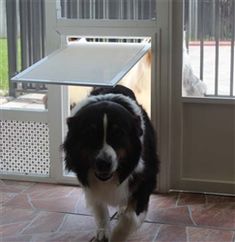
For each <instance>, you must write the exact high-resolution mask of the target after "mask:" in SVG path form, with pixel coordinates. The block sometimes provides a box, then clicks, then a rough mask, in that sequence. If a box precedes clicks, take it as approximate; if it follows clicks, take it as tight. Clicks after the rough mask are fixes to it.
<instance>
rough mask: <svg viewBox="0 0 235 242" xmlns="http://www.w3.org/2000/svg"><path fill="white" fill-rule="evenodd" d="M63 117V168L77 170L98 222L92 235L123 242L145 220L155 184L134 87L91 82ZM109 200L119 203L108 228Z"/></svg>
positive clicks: (149, 136) (148, 133)
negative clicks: (82, 97) (115, 217)
mask: <svg viewBox="0 0 235 242" xmlns="http://www.w3.org/2000/svg"><path fill="white" fill-rule="evenodd" d="M74 112H75V114H74V115H73V116H72V117H69V118H68V119H67V125H68V133H67V137H66V139H65V141H64V144H63V149H64V151H65V161H66V168H67V169H68V170H69V171H73V172H75V174H76V175H77V178H78V181H79V182H80V184H81V186H82V188H83V190H84V193H85V197H86V202H87V205H88V206H89V207H90V208H91V210H92V211H93V214H94V217H95V221H96V224H97V233H96V241H102V242H104V241H105V242H106V241H111V242H114V241H115V242H123V241H125V240H126V239H127V237H128V236H129V234H130V233H132V232H133V231H135V230H136V229H137V228H138V227H139V226H140V225H141V224H142V222H143V221H144V219H145V216H146V213H147V209H148V202H149V197H150V194H151V193H152V192H153V191H154V189H155V186H156V175H157V172H158V164H159V160H158V156H157V150H156V142H155V132H154V129H153V126H152V124H151V122H150V120H149V118H148V116H147V114H146V112H145V111H144V109H143V108H142V107H141V106H140V105H139V104H138V103H137V101H136V98H135V95H134V93H133V92H132V91H131V90H130V89H128V88H126V87H124V86H121V85H117V86H116V87H114V88H95V89H93V91H91V93H90V96H88V97H87V98H86V99H85V100H83V101H82V102H81V103H80V104H78V105H77V106H76V107H75V111H74ZM108 206H112V207H118V209H119V210H118V211H119V213H118V220H117V223H116V225H115V227H114V228H113V229H112V231H111V228H110V219H109V212H108Z"/></svg>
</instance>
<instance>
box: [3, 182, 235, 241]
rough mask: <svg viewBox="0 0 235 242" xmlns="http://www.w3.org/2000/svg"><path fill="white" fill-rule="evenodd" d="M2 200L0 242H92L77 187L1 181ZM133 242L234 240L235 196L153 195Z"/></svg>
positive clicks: (89, 218)
mask: <svg viewBox="0 0 235 242" xmlns="http://www.w3.org/2000/svg"><path fill="white" fill-rule="evenodd" d="M0 204H1V206H0V241H1V242H15V241H22V242H29V241H30V242H49V241H50V242H52V241H53V242H75V241H76V242H83V241H84V242H88V241H90V240H91V239H92V237H93V235H94V229H95V224H94V221H93V218H92V216H91V215H90V213H89V211H88V210H87V208H86V206H85V202H84V196H83V193H82V192H81V190H80V189H79V188H77V187H73V186H61V185H51V184H40V183H30V182H15V181H7V180H2V181H1V180H0ZM112 212H113V210H112ZM113 222H115V221H113ZM129 241H132V242H142V241H146V242H149V241H154V242H160V241H166V242H173V241H174V242H176V241H177V242H184V241H185V242H186V241H187V242H203V241H206V242H235V197H220V196H212V195H201V194H188V193H171V194H158V195H152V197H151V202H150V208H149V212H148V216H147V218H146V221H145V223H144V224H143V225H142V227H141V228H140V229H139V231H138V232H136V233H135V234H133V235H132V236H131V237H130V239H129Z"/></svg>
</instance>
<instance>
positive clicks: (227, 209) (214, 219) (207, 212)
mask: <svg viewBox="0 0 235 242" xmlns="http://www.w3.org/2000/svg"><path fill="white" fill-rule="evenodd" d="M190 210H191V213H192V218H193V220H194V221H195V223H196V224H197V225H199V226H213V227H217V228H225V229H234V230H235V219H234V218H235V204H234V203H217V204H206V205H196V206H190Z"/></svg>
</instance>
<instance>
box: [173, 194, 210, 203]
mask: <svg viewBox="0 0 235 242" xmlns="http://www.w3.org/2000/svg"><path fill="white" fill-rule="evenodd" d="M205 203H206V197H205V195H204V194H195V193H180V194H179V199H178V202H177V206H187V205H194V204H205Z"/></svg>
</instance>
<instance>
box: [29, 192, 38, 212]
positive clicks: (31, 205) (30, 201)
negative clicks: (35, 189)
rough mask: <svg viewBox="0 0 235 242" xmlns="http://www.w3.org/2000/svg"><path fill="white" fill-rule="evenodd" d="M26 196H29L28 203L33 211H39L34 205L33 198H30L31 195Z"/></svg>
mask: <svg viewBox="0 0 235 242" xmlns="http://www.w3.org/2000/svg"><path fill="white" fill-rule="evenodd" d="M26 196H27V201H28V203H29V205H30V207H31V208H32V209H33V210H37V209H36V208H35V206H34V205H33V202H32V198H31V197H30V195H29V194H26Z"/></svg>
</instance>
